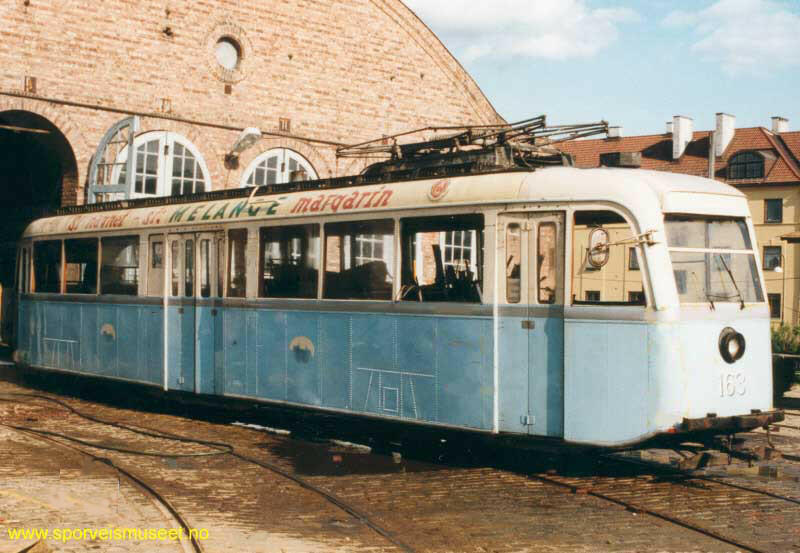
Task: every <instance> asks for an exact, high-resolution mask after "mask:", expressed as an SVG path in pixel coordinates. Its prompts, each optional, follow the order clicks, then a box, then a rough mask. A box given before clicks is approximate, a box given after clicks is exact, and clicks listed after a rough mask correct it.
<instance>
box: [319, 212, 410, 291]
mask: <svg viewBox="0 0 800 553" xmlns="http://www.w3.org/2000/svg"><path fill="white" fill-rule="evenodd" d="M393 266H394V221H392V220H391V219H383V220H377V221H355V222H346V223H330V224H327V225H325V280H324V290H325V292H324V297H325V298H327V299H342V300H343V299H356V300H391V299H392V282H393V280H394V276H393V275H392V272H393Z"/></svg>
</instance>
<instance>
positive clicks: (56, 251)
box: [33, 240, 61, 294]
mask: <svg viewBox="0 0 800 553" xmlns="http://www.w3.org/2000/svg"><path fill="white" fill-rule="evenodd" d="M33 279H34V291H36V292H38V293H40V294H58V293H60V292H61V240H46V241H43V242H35V243H34V244H33Z"/></svg>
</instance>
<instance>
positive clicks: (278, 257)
mask: <svg viewBox="0 0 800 553" xmlns="http://www.w3.org/2000/svg"><path fill="white" fill-rule="evenodd" d="M318 260H319V226H318V225H298V226H292V227H270V228H262V229H261V277H260V278H261V283H260V291H259V295H260V296H261V297H264V298H316V297H317V282H318V278H319V276H318V273H319V261H318Z"/></svg>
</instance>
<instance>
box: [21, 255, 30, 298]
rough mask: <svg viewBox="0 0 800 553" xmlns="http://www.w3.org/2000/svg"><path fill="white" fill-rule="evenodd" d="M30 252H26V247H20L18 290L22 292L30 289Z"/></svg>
mask: <svg viewBox="0 0 800 553" xmlns="http://www.w3.org/2000/svg"><path fill="white" fill-rule="evenodd" d="M29 256H30V254H29V253H28V248H22V254H21V256H20V268H19V291H20V292H22V293H27V292H29V291H30V285H31V280H30V274H29V272H28V271H29V270H30V257H29Z"/></svg>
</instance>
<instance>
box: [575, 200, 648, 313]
mask: <svg viewBox="0 0 800 553" xmlns="http://www.w3.org/2000/svg"><path fill="white" fill-rule="evenodd" d="M595 228H603V229H605V230H606V231H607V232H608V235H609V244H610V245H609V247H608V261H607V263H606V264H605V265H603V266H602V267H599V268H597V267H594V266H593V265H592V264H591V263H590V262H589V237H590V234H591V233H592V231H593V230H594V229H595ZM572 232H573V239H572V247H573V250H572V303H573V304H575V305H602V304H606V305H645V296H644V287H643V284H642V272H641V271H639V270H638V267H637V268H636V269H631V268H630V263H629V255H630V254H629V248H630V247H631V243H632V240H633V239H634V237H635V234H636V233H635V232H634V231H633V229H632V228H631V227H630V226H629V225H628V223H627V222H626V221H625V219H624V218H623V217H622V216H621V215H619V214H618V213H615V212H613V211H578V212H576V213H575V220H574V225H573V229H572ZM595 259H597V257H595ZM638 259H639V260H640V261H641V257H639V258H638Z"/></svg>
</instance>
